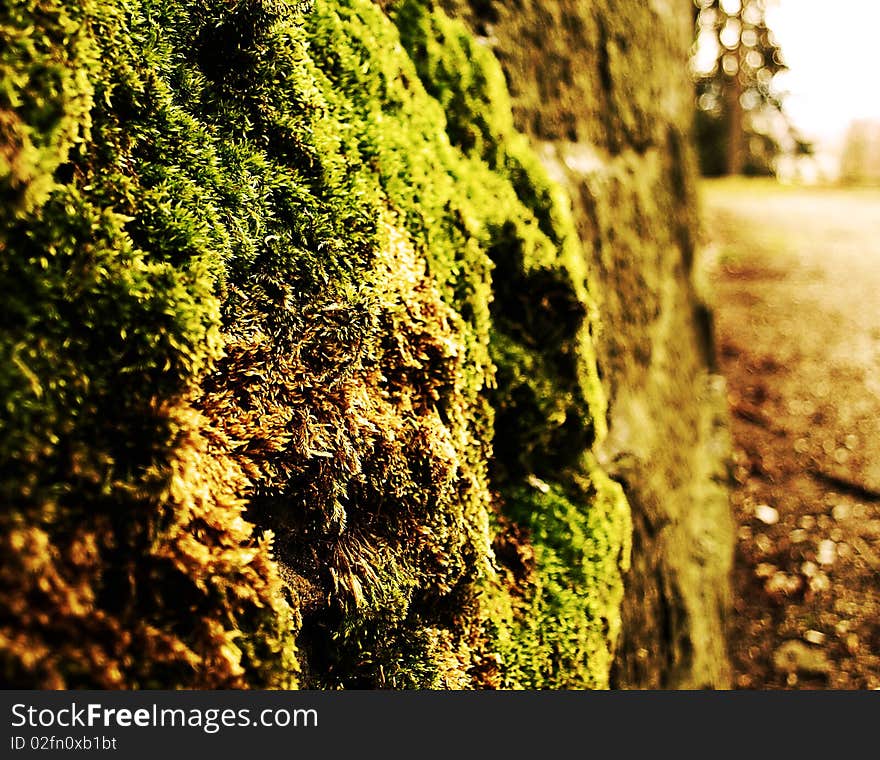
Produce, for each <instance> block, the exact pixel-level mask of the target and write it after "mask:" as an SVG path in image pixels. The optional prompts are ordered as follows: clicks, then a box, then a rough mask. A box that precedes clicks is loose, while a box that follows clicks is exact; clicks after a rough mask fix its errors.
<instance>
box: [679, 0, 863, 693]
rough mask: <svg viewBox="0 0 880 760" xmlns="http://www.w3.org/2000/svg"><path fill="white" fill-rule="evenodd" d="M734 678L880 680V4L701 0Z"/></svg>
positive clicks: (705, 195) (703, 120)
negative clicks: (728, 470)
mask: <svg viewBox="0 0 880 760" xmlns="http://www.w3.org/2000/svg"><path fill="white" fill-rule="evenodd" d="M694 22H695V43H694V48H693V56H692V59H691V67H692V72H693V75H694V78H695V81H696V87H697V115H696V130H695V132H696V139H697V147H698V152H699V161H700V169H701V173H702V174H703V177H704V179H703V180H702V185H701V187H702V201H703V234H704V238H705V248H704V250H705V254H706V261H705V267H706V274H707V278H708V280H709V282H710V289H711V292H712V295H711V300H712V302H713V306H714V311H715V332H716V336H715V337H716V342H717V346H718V349H719V362H720V365H721V370H722V371H723V374H724V375H725V377H726V380H727V393H728V402H729V408H730V412H731V418H732V428H733V436H734V443H735V454H734V458H735V463H734V477H735V481H736V485H735V490H734V494H733V504H734V509H735V513H736V517H737V525H738V529H737V530H738V534H737V550H736V560H735V569H734V579H735V597H736V601H735V608H736V614H735V616H734V620H733V624H732V625H733V629H734V630H733V636H732V638H731V649H732V652H731V655H732V661H733V665H734V670H735V674H734V680H735V685H736V686H738V687H740V688H829V687H830V688H850V689H852V688H873V689H876V688H880V603H878V600H880V509H878V503H880V445H878V442H880V426H878V420H880V372H878V367H880V309H878V302H877V295H878V293H880V242H878V241H880V98H878V97H877V94H876V87H875V86H874V78H873V72H874V70H875V69H876V64H875V58H876V39H875V31H876V29H877V25H878V22H880V7H878V6H877V5H875V4H873V3H870V2H866V1H865V0H841V1H840V2H836V3H833V4H832V3H826V2H820V1H819V0H777V1H776V2H772V1H770V0H768V2H762V1H761V0H697V2H696V3H695V6H694Z"/></svg>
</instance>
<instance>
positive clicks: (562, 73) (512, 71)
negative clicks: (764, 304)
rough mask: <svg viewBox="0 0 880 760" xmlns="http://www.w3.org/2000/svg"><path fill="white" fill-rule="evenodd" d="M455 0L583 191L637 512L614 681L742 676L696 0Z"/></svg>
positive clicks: (612, 397)
mask: <svg viewBox="0 0 880 760" xmlns="http://www.w3.org/2000/svg"><path fill="white" fill-rule="evenodd" d="M446 5H447V6H448V7H450V8H451V9H454V10H455V11H456V12H458V13H461V14H462V15H464V16H465V17H466V18H467V19H468V22H469V24H470V25H471V27H472V28H473V29H474V30H475V33H477V34H479V35H480V36H481V39H482V41H483V42H484V44H486V45H487V46H489V47H491V49H492V50H493V51H494V52H495V54H496V56H497V57H498V59H499V60H500V61H501V64H502V67H503V68H504V72H505V76H506V79H507V81H508V84H509V87H510V91H511V96H512V102H513V112H514V115H515V120H516V123H517V125H518V126H519V127H520V128H521V129H523V130H524V131H526V132H527V133H528V134H529V135H530V136H531V137H532V138H533V139H534V140H535V141H536V142H539V143H540V144H541V145H542V151H541V154H542V159H543V160H544V163H545V165H546V166H547V167H548V169H549V170H550V172H551V176H553V178H554V179H557V180H558V181H560V182H561V183H563V184H564V185H565V186H566V187H567V188H568V190H569V194H570V196H571V197H572V199H573V201H574V209H575V218H576V221H577V226H578V232H579V236H580V239H581V241H582V244H583V247H584V255H585V257H586V259H587V261H588V263H589V269H590V275H591V277H592V287H593V292H594V294H595V298H596V301H597V304H598V309H599V314H600V317H599V329H598V333H597V335H596V346H597V351H598V359H599V369H600V372H601V374H602V377H603V382H604V385H605V387H606V390H607V395H608V399H609V408H608V428H609V434H608V437H607V438H606V439H605V440H604V442H602V443H601V444H600V445H599V447H598V455H599V461H600V463H601V464H602V465H603V466H604V467H606V469H607V471H608V472H609V473H610V474H611V475H612V476H613V477H614V478H616V479H617V480H619V481H620V482H621V483H623V484H624V487H625V491H626V494H627V497H628V500H629V502H630V505H631V508H632V516H633V527H634V533H633V553H632V568H631V569H630V571H629V573H628V574H627V576H626V578H625V584H626V599H625V601H624V606H623V637H622V641H621V643H620V647H619V649H618V653H617V658H616V662H615V667H614V677H613V683H615V684H616V685H618V686H621V687H653V688H701V687H725V686H728V685H729V682H730V673H729V666H728V660H727V652H726V647H725V620H726V616H727V614H728V610H729V606H730V599H729V573H730V568H731V563H732V546H733V536H732V533H733V529H732V520H731V517H730V510H729V504H728V496H727V483H728V472H727V461H728V450H729V442H728V438H727V433H726V430H727V425H726V420H725V414H726V411H725V410H726V405H725V400H724V391H723V381H722V379H721V378H720V377H719V376H717V375H716V374H714V369H715V368H714V356H713V355H714V349H713V347H712V344H711V341H712V337H711V325H710V319H711V315H710V314H709V313H708V311H707V310H706V308H705V307H704V305H703V303H702V301H701V299H700V295H699V283H698V282H696V281H695V280H696V279H697V278H698V275H697V274H695V272H694V258H695V248H696V241H695V239H694V233H695V230H696V227H697V221H696V199H695V188H694V178H695V173H694V166H693V158H692V155H691V150H690V147H689V145H690V143H689V130H690V123H691V122H690V120H691V113H692V111H691V109H692V88H691V85H690V82H689V81H688V78H687V65H686V61H687V51H688V48H689V46H690V43H691V35H692V27H691V5H690V3H688V2H686V1H685V0H680V1H679V2H675V1H674V0H666V1H665V2H659V1H656V2H652V3H650V4H646V3H644V2H641V1H640V0H632V1H630V2H610V1H609V2H590V3H583V2H578V0H558V1H557V2H552V3H549V2H537V1H535V0H525V1H524V2H519V3H516V4H510V3H503V2H497V1H495V2H493V1H492V0H471V1H470V2H468V1H467V0H447V2H446Z"/></svg>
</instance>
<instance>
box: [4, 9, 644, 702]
mask: <svg viewBox="0 0 880 760" xmlns="http://www.w3.org/2000/svg"><path fill="white" fill-rule="evenodd" d="M47 3H48V0H47V2H43V1H42V0H29V2H20V3H17V4H16V5H15V6H14V8H13V9H12V10H7V11H4V13H6V14H7V17H6V18H4V19H3V23H4V25H5V26H4V28H6V27H7V26H8V27H9V28H12V29H14V30H17V31H15V34H18V35H19V36H18V37H17V38H16V39H19V38H21V39H23V38H22V34H23V33H21V34H20V32H21V30H22V29H24V28H25V27H26V26H27V25H29V24H37V25H41V26H40V30H41V35H38V36H39V37H40V38H41V39H43V40H46V41H47V43H46V44H48V45H49V48H48V49H47V50H38V49H37V48H33V49H31V48H29V47H27V46H28V45H30V43H26V42H21V43H20V45H24V46H25V48H27V50H26V53H22V52H20V51H19V52H14V53H12V54H10V55H9V56H5V54H4V56H5V57H4V58H3V66H4V68H3V76H4V79H3V82H4V88H3V92H4V93H12V94H11V95H8V97H7V101H8V102H7V103H6V105H5V106H4V107H5V108H7V109H10V110H11V111H12V112H14V114H15V119H18V120H19V121H20V122H21V124H22V125H24V126H20V125H19V126H15V132H14V135H15V140H13V141H12V142H11V143H10V144H13V149H10V150H7V151H6V152H5V153H4V155H9V156H13V158H12V159H10V160H9V161H7V165H8V167H11V168H7V169H5V171H6V173H5V174H4V175H3V179H2V181H3V182H4V183H5V184H4V185H3V187H4V193H8V194H9V197H10V198H12V199H13V201H14V203H13V205H12V206H10V207H9V208H10V209H12V211H11V212H8V213H11V214H12V216H11V217H9V218H8V223H7V224H5V225H4V228H3V231H2V235H3V237H2V240H0V244H2V247H3V249H4V252H5V253H6V254H7V255H6V256H4V257H3V263H2V265H0V289H2V291H3V293H4V294H6V295H8V298H9V304H10V307H9V309H8V310H7V316H4V320H8V321H7V322H6V323H5V324H4V327H7V328H8V329H7V330H5V331H4V335H3V339H2V341H3V343H2V345H0V350H2V352H3V355H4V357H5V358H6V359H7V361H6V362H5V363H4V367H5V369H4V372H3V374H2V377H0V396H2V398H3V406H2V409H3V420H2V421H3V425H4V428H5V429H8V430H10V431H11V434H10V435H9V436H6V437H4V442H3V444H2V445H3V447H4V449H3V455H4V459H5V460H6V461H8V462H9V463H10V469H9V475H8V477H7V478H6V480H5V481H4V483H3V488H4V497H6V499H7V500H8V502H9V504H10V505H11V508H10V509H9V510H8V511H7V512H5V513H4V516H3V518H2V520H3V521H4V522H3V528H4V535H5V536H7V538H6V539H5V540H6V542H7V544H8V545H7V546H6V547H5V549H6V550H8V551H6V552H5V553H4V565H3V567H2V571H0V635H2V639H0V651H2V658H3V659H2V663H3V664H2V667H3V672H4V674H5V675H6V677H7V678H6V680H7V681H8V682H10V683H15V684H21V685H31V684H37V685H63V686H80V685H92V686H106V687H116V686H163V687H167V686H188V687H204V686H211V687H228V686H234V687H240V686H286V685H291V684H293V683H295V682H298V683H300V684H302V685H305V686H311V687H331V688H335V687H352V686H367V687H394V688H424V687H462V686H470V685H501V686H531V687H536V688H541V687H560V686H602V685H605V684H606V683H607V674H608V668H609V662H610V653H611V651H612V650H613V647H614V642H615V639H616V636H617V628H618V623H617V617H616V607H617V605H618V604H619V596H620V591H619V590H620V573H621V568H622V566H623V565H624V564H625V557H626V554H627V543H626V542H627V538H626V536H627V525H628V523H627V513H626V508H625V503H624V501H623V500H622V497H621V495H620V492H619V489H618V488H617V487H616V486H614V485H613V484H611V483H609V482H608V481H607V479H606V478H605V477H604V476H603V475H602V474H601V472H600V471H599V469H598V468H597V467H596V465H595V464H594V463H593V462H592V460H591V459H590V458H589V456H588V451H589V450H590V449H591V447H593V446H594V445H596V443H597V442H598V441H599V440H600V439H601V437H602V435H603V432H604V420H605V401H604V396H603V393H602V390H601V386H600V384H599V380H598V373H597V369H596V362H595V356H594V351H593V345H592V338H591V331H592V330H593V329H594V327H595V324H594V320H595V306H594V294H592V293H591V292H590V289H589V286H588V282H587V277H586V272H585V267H584V263H583V260H582V253H581V250H580V245H579V242H578V239H577V235H576V233H575V229H574V223H573V220H572V216H571V209H570V204H569V202H568V200H567V199H566V197H565V195H564V193H563V192H562V191H561V190H560V188H559V187H558V186H556V185H555V184H554V183H552V182H551V181H550V180H549V179H548V177H547V176H546V174H545V172H544V170H543V169H542V168H541V165H540V162H539V161H538V159H537V158H536V156H535V155H534V154H533V152H532V150H531V148H530V147H529V145H528V143H527V141H526V139H525V138H524V137H522V136H521V135H519V134H518V133H517V132H516V131H515V130H514V128H513V120H512V115H511V112H510V103H509V100H508V96H507V94H506V87H505V84H504V81H503V77H502V75H501V71H500V69H499V67H498V65H497V62H496V61H495V60H494V59H493V58H492V56H491V55H489V54H488V53H487V52H485V51H483V50H482V49H481V48H479V47H478V46H477V45H476V43H475V42H474V41H473V39H472V38H471V37H470V35H469V34H468V33H467V32H466V30H465V27H464V26H463V25H462V24H460V23H459V22H456V21H453V20H451V19H450V18H448V17H447V16H446V15H445V14H444V13H443V12H442V11H440V10H439V9H437V8H434V7H433V6H432V5H431V4H427V3H416V2H404V3H399V4H388V5H389V9H388V13H389V14H390V18H389V15H386V13H385V12H383V11H382V10H381V9H380V8H379V7H378V6H376V5H375V4H373V3H371V2H368V1H367V0H335V1H331V0H318V2H316V3H315V4H314V7H311V6H308V7H307V6H305V5H302V4H294V3H287V2H281V1H280V0H277V1H276V0H236V1H235V2H231V3H226V4H222V5H217V4H216V3H214V2H209V1H208V0H165V1H164V2H149V3H147V2H133V3H132V2H125V3H123V2H121V1H120V2H115V1H114V0H103V1H102V2H97V1H96V2H95V3H93V4H86V5H83V6H81V8H80V9H79V10H77V12H76V13H73V12H72V11H70V10H69V9H66V6H65V7H64V8H62V7H61V6H57V7H56V6H54V5H51V6H50V4H47ZM50 7H51V8H53V9H55V10H53V11H52V12H51V13H44V12H43V11H44V10H45V8H50ZM392 20H393V23H392ZM43 27H45V29H43ZM17 44H18V43H17ZM40 56H44V57H45V58H46V59H47V60H52V61H53V62H54V63H53V65H54V66H57V68H58V77H59V78H58V82H60V84H57V83H56V84H53V85H51V87H49V86H48V85H47V87H49V89H46V90H45V95H44V99H45V100H46V101H47V102H50V103H51V106H52V109H55V111H57V113H56V114H55V115H54V116H52V117H51V118H49V117H45V114H44V110H45V109H43V107H42V106H39V107H38V106H37V105H33V104H28V103H25V102H24V101H23V100H22V98H21V97H20V95H17V94H16V93H19V92H24V91H25V89H27V90H28V91H33V92H37V91H39V90H38V88H36V89H35V87H34V84H33V82H31V81H30V79H32V78H33V76H35V75H34V74H33V73H32V69H34V68H35V67H39V66H42V65H43V63H41V60H42V59H40ZM74 70H75V71H76V73H74ZM29 72H31V73H29ZM29 77H30V79H29ZM52 81H54V80H52ZM16 88H18V89H16ZM16 98H18V99H17V100H16ZM32 105H33V107H31V106H32ZM52 109H50V110H52ZM55 111H53V113H55ZM47 119H48V120H47ZM4 123H5V122H4ZM9 123H13V122H11V121H10V122H9ZM15 124H16V125H18V122H17V121H16V122H15ZM3 134H4V140H5V134H6V133H3ZM10 134H12V132H10ZM15 141H17V142H15ZM28 141H29V142H28ZM6 142H10V141H6ZM20 146H24V147H20ZM16 151H17V152H16ZM19 154H21V155H20V156H19ZM4 166H6V165H4ZM493 452H494V453H493ZM530 483H531V484H534V483H541V484H546V488H547V491H546V493H545V492H543V491H542V490H541V489H542V488H544V486H543V485H542V486H541V487H539V488H538V490H537V492H536V491H535V487H534V485H529V484H530ZM505 545H510V546H513V545H516V546H518V547H519V550H518V551H520V552H524V553H525V554H528V555H529V556H532V557H534V564H533V565H532V566H530V568H528V569H527V571H526V572H525V573H524V574H523V576H522V579H521V581H517V582H516V583H514V582H512V581H511V580H510V578H511V577H512V574H513V575H515V574H516V572H518V570H516V560H515V559H514V560H512V562H513V564H512V565H510V564H506V561H507V560H506V559H505V557H504V556H503V552H499V551H498V550H499V548H501V547H503V546H505ZM493 546H494V549H493ZM24 575H26V576H27V577H28V578H30V579H31V580H32V581H33V583H32V584H31V585H27V586H24V587H22V586H21V583H20V578H21V577H22V576H24ZM86 620H87V621H90V622H88V623H85V622H84V621H86ZM537 620H540V621H542V625H544V626H545V627H546V628H545V630H544V631H539V630H538V629H537V628H536V627H535V621H537ZM82 626H85V628H84V633H83V634H82V635H79V636H73V635H71V632H72V631H73V630H77V629H78V628H80V627H82ZM294 637H296V638H297V641H296V645H294V641H293V640H294ZM50 652H54V654H52V655H51V656H50V655H49V654H48V653H50ZM35 653H39V657H37V656H35ZM41 658H42V659H41ZM499 658H500V659H499ZM493 662H494V663H496V665H494V666H493V665H492V663H493ZM499 663H500V664H499ZM493 667H494V668H495V670H496V671H497V672H496V673H494V674H493V673H492V672H490V671H492V668H493Z"/></svg>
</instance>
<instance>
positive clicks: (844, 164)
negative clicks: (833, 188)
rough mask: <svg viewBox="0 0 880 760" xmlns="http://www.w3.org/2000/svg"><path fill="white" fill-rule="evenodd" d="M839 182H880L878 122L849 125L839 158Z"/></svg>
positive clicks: (858, 183) (879, 131)
mask: <svg viewBox="0 0 880 760" xmlns="http://www.w3.org/2000/svg"><path fill="white" fill-rule="evenodd" d="M840 181H841V182H843V183H844V184H850V185H864V184H876V183H878V182H880V122H876V121H854V122H853V123H852V124H851V125H850V127H849V130H848V131H847V133H846V140H845V141H844V144H843V154H842V156H841V158H840Z"/></svg>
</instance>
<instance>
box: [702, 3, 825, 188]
mask: <svg viewBox="0 0 880 760" xmlns="http://www.w3.org/2000/svg"><path fill="white" fill-rule="evenodd" d="M765 12H766V2H765V0H694V24H695V30H696V42H695V45H694V55H693V58H692V62H691V63H692V68H693V71H694V76H695V79H696V85H697V116H696V136H697V144H698V149H699V156H700V168H701V170H702V173H703V174H704V175H709V176H718V175H725V174H773V171H774V170H773V164H774V159H775V158H776V157H777V156H778V155H779V154H780V153H782V152H793V153H797V154H808V153H810V146H809V144H808V143H806V142H805V141H804V140H803V139H802V138H801V137H800V135H799V134H798V133H797V131H796V130H795V128H794V127H793V125H792V124H791V122H790V120H789V119H788V116H787V115H786V113H785V111H784V110H783V106H782V99H781V97H780V96H779V95H778V94H777V93H776V92H775V91H774V89H773V86H772V85H773V79H774V77H775V76H776V74H778V73H779V72H781V71H785V70H786V68H787V66H786V65H785V62H784V61H783V58H782V51H781V49H780V47H779V45H778V44H777V42H776V40H775V38H774V36H773V32H772V31H771V30H770V29H769V28H768V26H767V22H766V18H765Z"/></svg>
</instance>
